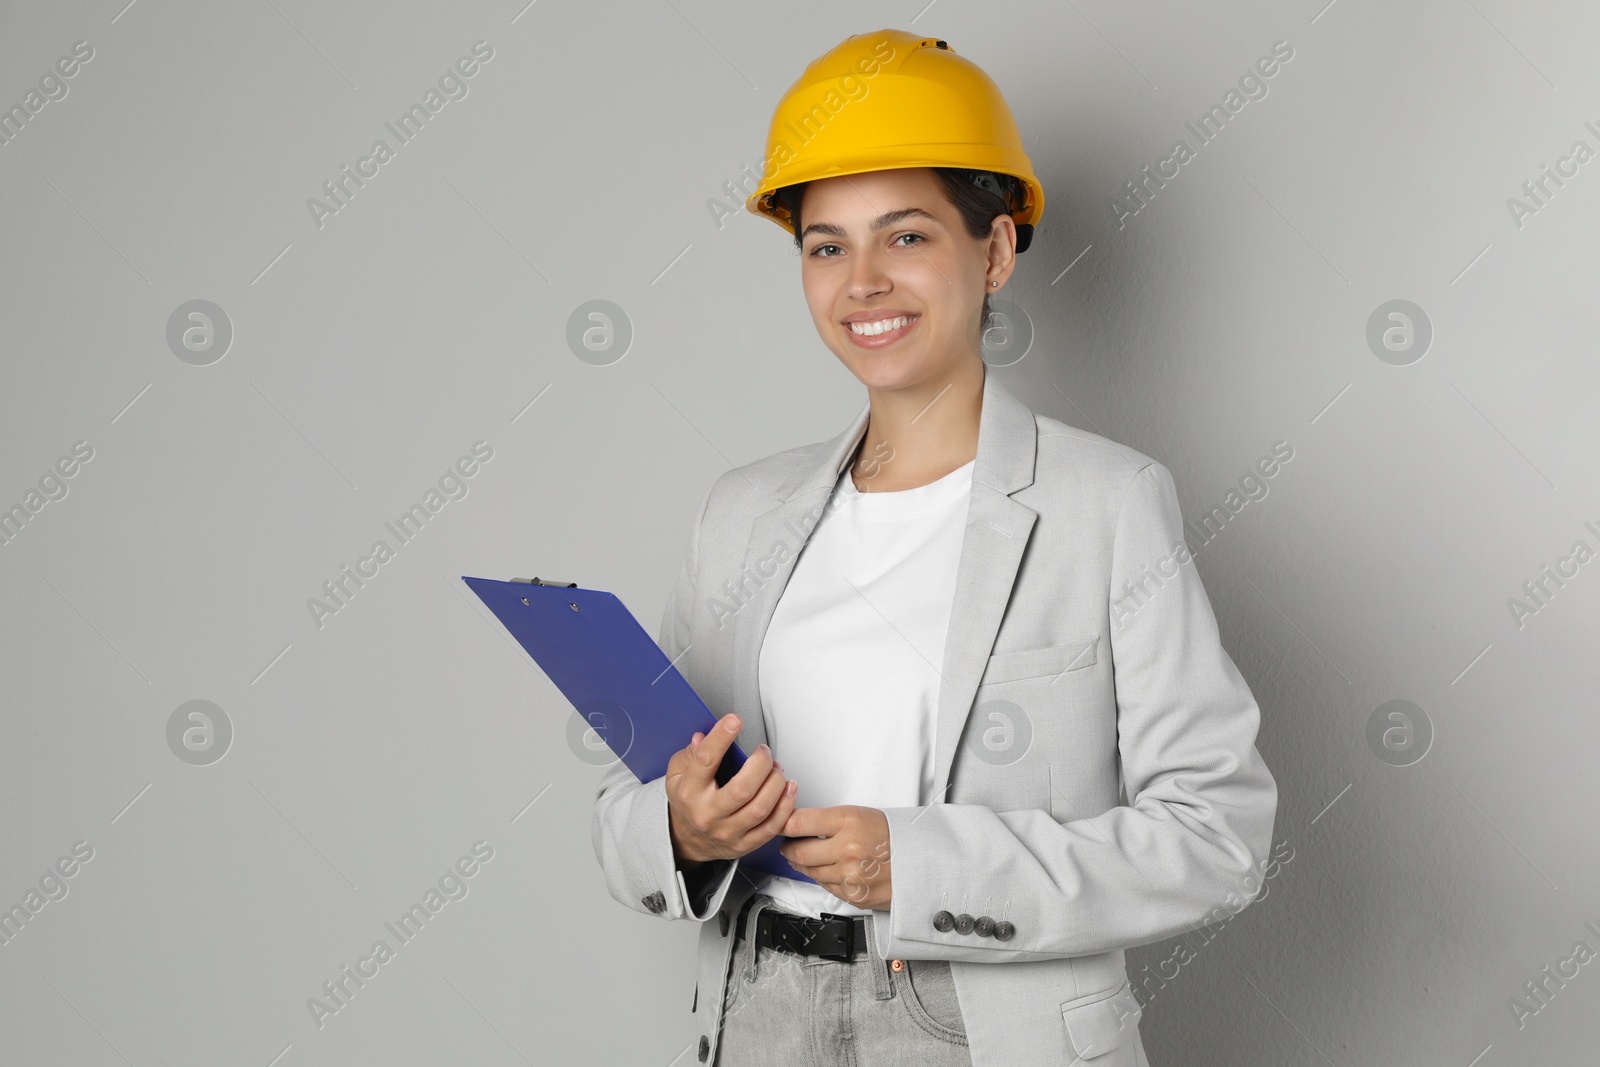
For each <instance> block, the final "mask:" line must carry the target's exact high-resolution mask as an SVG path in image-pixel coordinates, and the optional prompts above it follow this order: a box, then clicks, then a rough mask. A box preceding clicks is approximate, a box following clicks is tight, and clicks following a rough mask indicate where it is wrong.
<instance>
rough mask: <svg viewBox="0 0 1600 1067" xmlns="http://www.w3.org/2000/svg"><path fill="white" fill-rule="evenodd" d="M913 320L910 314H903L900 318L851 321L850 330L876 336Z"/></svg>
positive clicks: (866, 335)
mask: <svg viewBox="0 0 1600 1067" xmlns="http://www.w3.org/2000/svg"><path fill="white" fill-rule="evenodd" d="M910 321H911V317H910V316H909V315H901V316H900V317H899V318H898V319H879V320H878V321H877V322H852V323H849V324H848V325H849V327H850V332H851V333H854V334H859V335H861V336H862V337H874V336H876V335H877V334H880V333H888V332H889V331H890V330H898V329H899V328H900V327H902V326H904V325H905V324H906V323H908V322H910Z"/></svg>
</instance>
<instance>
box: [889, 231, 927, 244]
mask: <svg viewBox="0 0 1600 1067" xmlns="http://www.w3.org/2000/svg"><path fill="white" fill-rule="evenodd" d="M902 237H915V238H916V239H917V241H918V243H921V242H923V241H926V240H927V238H926V237H924V236H922V234H920V233H903V234H901V235H900V237H896V238H895V240H896V241H898V240H900V239H901V238H902ZM900 247H901V248H910V247H911V246H910V245H901V246H900Z"/></svg>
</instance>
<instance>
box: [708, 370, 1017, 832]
mask: <svg viewBox="0 0 1600 1067" xmlns="http://www.w3.org/2000/svg"><path fill="white" fill-rule="evenodd" d="M870 414H871V404H870V402H869V403H868V404H865V405H863V406H862V408H861V411H860V412H859V413H857V415H856V417H855V419H854V420H853V421H852V422H851V423H850V425H849V426H848V427H847V428H845V430H844V431H842V432H841V433H840V434H839V435H838V436H836V437H834V438H833V439H831V440H830V441H828V442H826V443H825V444H824V445H823V446H822V447H821V448H820V449H818V450H817V452H816V453H815V454H813V455H812V456H811V457H810V459H809V462H807V463H806V464H804V465H802V466H801V468H800V469H798V470H796V471H795V472H794V473H793V474H791V475H790V476H789V477H788V478H787V479H785V481H784V482H783V483H782V484H781V485H779V486H778V488H777V489H776V490H774V492H773V495H774V497H775V498H776V499H777V501H778V503H777V504H775V505H774V506H773V507H772V508H770V509H769V510H767V511H764V512H762V513H761V514H759V515H757V516H756V518H755V521H754V522H753V523H752V524H751V528H750V539H749V542H748V544H747V546H746V549H745V558H744V569H743V571H742V572H741V576H742V577H743V578H745V579H746V580H747V583H748V585H752V586H753V588H752V589H750V591H749V598H748V599H747V600H745V601H744V602H743V603H742V605H741V606H740V607H739V608H738V609H737V612H736V614H735V616H734V626H735V627H736V631H735V634H734V671H735V672H736V682H735V686H734V696H735V702H734V710H736V711H737V712H738V713H739V715H740V717H741V719H742V720H743V721H742V723H741V725H740V729H739V737H738V742H739V747H740V748H741V749H742V750H743V751H744V752H745V753H746V754H748V753H749V752H751V751H752V750H753V749H754V748H755V747H756V746H757V745H760V744H762V743H763V742H766V740H767V722H766V717H765V712H764V709H763V708H762V706H761V694H760V684H759V679H758V676H757V669H758V665H759V660H760V654H761V644H762V641H763V640H764V639H765V637H766V632H767V626H768V624H769V623H770V622H771V621H772V615H773V613H774V612H775V611H776V610H777V606H778V599H779V598H780V597H781V596H782V595H783V590H784V587H785V586H786V585H787V584H788V581H789V576H790V575H791V574H792V573H793V572H794V566H795V561H796V559H797V558H798V556H799V555H800V550H801V549H802V548H804V547H805V544H806V542H807V541H808V540H809V539H810V536H811V532H812V531H813V530H814V529H816V525H817V523H818V522H819V521H820V520H821V518H822V514H823V511H824V509H825V508H826V506H827V502H828V499H829V497H830V495H831V494H832V491H833V488H834V486H835V485H837V484H838V481H839V477H840V475H842V474H843V473H844V469H845V465H846V463H847V461H848V460H849V459H850V457H851V456H852V455H853V454H854V453H855V450H856V446H857V445H858V444H860V442H861V438H862V437H863V436H864V435H865V433H866V429H867V422H868V418H869V416H870ZM1037 447H1038V431H1037V428H1036V425H1035V423H1034V419H1033V412H1032V411H1031V410H1029V408H1027V407H1026V406H1025V405H1024V404H1023V403H1022V402H1021V401H1019V400H1018V399H1017V398H1016V397H1014V396H1012V395H1011V394H1010V393H1009V392H1007V391H1006V390H1005V389H1004V388H1003V387H1002V386H1001V385H1000V383H999V382H998V381H997V380H996V379H995V377H994V375H992V374H989V373H988V368H987V367H985V369H984V381H983V405H982V409H981V412H980V415H979V425H978V452H977V457H976V462H975V463H974V464H973V471H972V494H971V499H970V501H969V503H968V506H967V520H966V531H965V533H964V534H963V536H962V542H961V557H960V563H959V565H958V567H957V569H956V583H955V596H954V601H953V603H952V605H951V610H950V628H949V633H948V635H947V636H946V639H945V649H944V665H943V674H942V678H943V680H942V682H941V684H940V691H939V708H938V716H939V727H938V736H937V742H936V749H935V757H934V789H935V794H934V796H932V797H929V798H928V802H929V803H938V802H939V801H940V798H941V797H942V795H943V793H944V792H945V790H946V788H947V783H948V780H949V774H950V766H951V763H952V762H953V760H954V758H955V749H956V742H957V740H958V739H959V738H960V736H961V731H962V729H963V728H964V726H965V724H966V718H967V713H968V712H969V711H970V710H971V706H972V699H973V696H974V695H975V694H976V692H977V688H978V680H979V678H980V677H981V676H982V674H983V670H984V667H985V665H986V664H987V662H988V658H989V653H990V651H991V650H992V649H993V647H994V639H995V634H996V633H997V632H998V631H999V629H1000V618H1001V616H1002V615H1003V614H1004V612H1005V606H1006V603H1007V602H1008V601H1009V600H1010V597H1011V586H1012V583H1013V582H1014V581H1015V580H1016V576H1017V568H1018V566H1019V565H1020V564H1021V561H1022V554H1023V551H1024V550H1025V549H1026V548H1027V544H1028V537H1029V535H1030V534H1031V533H1032V530H1033V524H1034V520H1035V519H1036V518H1037V517H1038V512H1036V511H1034V509H1032V508H1030V507H1028V506H1027V505H1026V504H1022V503H1019V502H1018V501H1015V500H1012V499H1011V494H1013V493H1015V492H1017V491H1018V490H1020V489H1023V488H1025V487H1027V486H1029V485H1032V484H1033V470H1034V457H1035V454H1036V451H1037ZM822 669H826V667H825V666H823V667H822Z"/></svg>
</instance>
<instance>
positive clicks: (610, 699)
mask: <svg viewBox="0 0 1600 1067" xmlns="http://www.w3.org/2000/svg"><path fill="white" fill-rule="evenodd" d="M461 580H462V581H463V582H466V583H467V586H468V588H470V589H471V590H472V591H473V592H474V593H476V594H478V598H479V599H480V600H482V601H483V602H484V604H486V605H488V608H489V610H490V611H492V612H494V614H495V617H496V618H497V619H499V620H500V622H501V623H502V624H503V625H504V626H505V628H506V629H507V630H509V631H510V632H511V636H512V637H515V638H516V639H517V643H518V644H520V645H521V646H522V647H523V648H524V649H526V650H527V652H528V655H530V656H532V657H533V660H534V662H535V663H537V664H538V665H539V668H540V669H541V670H543V671H544V673H545V674H546V675H547V676H548V677H549V679H550V681H551V682H553V683H554V684H555V687H556V688H557V689H559V690H561V692H562V695H564V696H565V697H566V698H567V700H569V701H570V702H571V703H572V706H573V707H574V708H576V709H577V711H578V714H579V715H580V716H582V717H583V719H584V721H585V722H587V723H588V724H589V726H590V728H591V729H593V730H594V731H595V733H597V734H599V735H600V738H601V740H603V741H605V743H606V744H607V745H608V746H609V747H610V748H611V751H613V752H615V753H616V754H617V756H618V757H619V758H620V759H621V760H622V762H623V763H625V764H627V766H628V770H630V771H632V772H633V773H634V776H635V777H637V778H638V779H639V781H641V782H653V781H655V780H656V779H657V778H660V777H661V776H663V775H664V774H666V773H667V763H668V761H669V760H671V759H672V755H673V753H675V752H677V751H678V750H679V749H680V748H683V747H684V746H685V745H687V744H688V743H689V741H690V739H691V738H692V737H693V736H694V733H695V731H696V730H698V731H700V732H702V733H709V732H710V731H711V728H712V727H713V726H715V725H716V724H717V717H716V715H714V714H712V711H711V709H710V708H708V707H706V704H705V701H703V700H701V699H700V695H699V694H698V693H696V692H695V691H694V688H693V687H692V686H690V685H689V682H688V680H687V679H686V678H684V677H683V675H681V674H679V673H678V668H676V667H674V666H673V665H672V662H671V661H670V660H668V659H667V654H666V653H665V652H663V651H662V650H661V646H660V645H658V644H656V642H655V639H654V638H652V637H651V636H650V635H649V633H647V632H646V631H645V628H644V627H643V626H641V625H640V624H639V620H638V619H637V618H635V617H634V615H633V612H631V611H629V610H628V609H627V607H626V606H625V605H624V604H623V603H622V601H621V600H619V599H617V597H616V595H615V594H612V593H607V592H605V591H604V590H601V589H580V588H578V586H577V585H576V584H575V583H563V582H546V581H543V580H541V579H539V578H513V579H512V580H511V581H509V582H501V581H496V580H494V579H491V578H470V577H468V576H467V575H462V576H461ZM747 758H748V757H747V756H746V755H745V754H744V752H743V751H742V750H741V749H740V748H739V745H738V743H737V742H736V743H734V744H732V745H730V746H728V751H727V752H726V753H725V754H724V756H723V759H722V764H721V766H719V767H718V768H717V774H716V780H717V784H718V785H719V786H720V785H726V784H727V783H728V780H729V779H731V778H732V777H733V776H734V775H735V774H737V773H739V768H741V767H743V766H744V764H745V760H746V759H747ZM786 840H788V838H786V837H784V836H782V835H779V836H778V837H774V838H773V839H772V840H771V841H768V842H767V843H766V844H764V845H762V846H761V847H760V848H758V849H756V850H755V851H754V852H751V853H750V854H748V855H746V856H744V857H742V858H741V862H742V863H743V865H744V866H746V867H751V868H754V869H756V870H759V871H764V872H766V873H767V874H776V875H781V876H782V877H784V878H793V879H795V880H796V881H800V882H810V883H811V884H812V885H816V884H817V881H816V879H814V878H811V877H810V876H808V875H805V874H802V873H800V872H799V871H798V870H796V869H795V868H794V867H792V866H790V864H789V861H788V860H786V859H784V858H783V853H781V852H779V851H778V846H779V845H780V844H782V843H783V842H784V841H786Z"/></svg>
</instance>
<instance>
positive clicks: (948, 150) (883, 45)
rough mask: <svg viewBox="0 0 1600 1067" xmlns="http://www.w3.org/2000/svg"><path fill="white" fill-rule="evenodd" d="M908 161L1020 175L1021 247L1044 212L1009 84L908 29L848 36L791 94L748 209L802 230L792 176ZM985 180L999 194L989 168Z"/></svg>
mask: <svg viewBox="0 0 1600 1067" xmlns="http://www.w3.org/2000/svg"><path fill="white" fill-rule="evenodd" d="M904 167H957V168H962V169H967V170H974V171H980V172H984V171H987V172H990V173H993V174H1005V175H1010V176H1011V177H1013V178H1015V179H1017V181H1018V182H1020V183H1021V185H1022V187H1023V192H1022V194H1021V196H1020V197H1019V198H1018V199H1020V201H1021V202H1020V203H1015V202H1013V203H1011V204H1009V205H1008V206H1009V207H1010V208H1011V217H1012V218H1013V220H1015V222H1016V227H1017V251H1018V252H1022V251H1025V250H1026V249H1027V247H1028V244H1029V243H1030V242H1031V241H1032V239H1033V226H1034V224H1035V223H1036V222H1038V221H1039V217H1040V216H1041V215H1042V214H1044V187H1043V186H1041V185H1040V184H1039V179H1038V178H1037V177H1035V176H1034V173H1033V164H1032V162H1030V161H1029V159H1028V157H1027V155H1026V154H1025V153H1024V152H1023V150H1022V135H1021V134H1019V133H1018V132H1017V123H1016V120H1015V119H1014V118H1012V116H1011V109H1010V108H1009V107H1007V106H1006V101H1005V97H1004V96H1002V95H1001V94H1000V87H999V86H997V85H995V83H994V80H993V79H992V78H990V77H989V76H988V75H987V74H985V73H984V72H983V70H982V68H980V67H979V66H978V65H977V64H975V63H973V62H972V61H971V60H968V59H963V58H962V57H961V56H958V55H956V53H955V51H954V50H953V49H952V48H951V47H950V45H949V44H948V43H946V42H945V41H942V40H940V39H938V38H937V37H924V36H922V35H920V34H915V33H909V32H907V31H905V30H879V31H878V32H876V33H858V34H853V35H851V36H850V37H847V38H845V40H844V41H843V42H841V43H840V44H839V45H837V46H836V47H835V48H834V49H833V50H832V51H830V52H828V53H827V54H826V55H823V56H821V57H819V58H818V59H815V60H813V61H812V62H811V63H810V64H809V65H808V66H807V67H806V69H805V73H804V74H802V75H801V76H800V78H799V80H798V81H796V82H795V83H794V84H793V85H791V86H790V87H789V90H788V92H786V93H784V95H783V99H782V100H780V101H779V102H778V109H777V111H776V112H774V113H773V116H772V126H771V128H770V130H769V131H768V133H767V154H766V157H765V159H764V160H763V162H762V170H761V185H760V187H759V188H758V189H757V190H756V191H755V192H754V193H752V194H751V195H750V197H749V199H747V200H746V201H745V204H744V206H745V210H747V211H750V212H753V213H755V214H758V215H765V216H767V217H768V218H769V219H771V220H772V221H774V222H776V223H777V224H778V225H780V226H782V227H783V228H784V229H785V230H788V231H789V233H790V234H793V233H794V225H793V223H792V222H791V221H790V218H789V209H788V208H787V207H786V206H785V205H784V204H783V203H782V202H781V201H780V200H779V198H778V197H777V196H775V195H774V193H775V192H776V191H777V190H778V189H781V188H783V187H784V186H788V185H798V184H799V183H801V182H809V181H816V180H818V179H821V178H837V177H841V176H843V175H846V174H862V173H865V172H867V171H874V170H894V169H898V168H904ZM974 181H975V183H976V184H978V185H980V186H982V187H984V188H987V189H990V190H991V191H993V192H996V193H999V192H1000V189H999V183H997V182H995V180H994V179H993V178H989V177H987V175H984V174H979V175H977V176H975V178H974Z"/></svg>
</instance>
